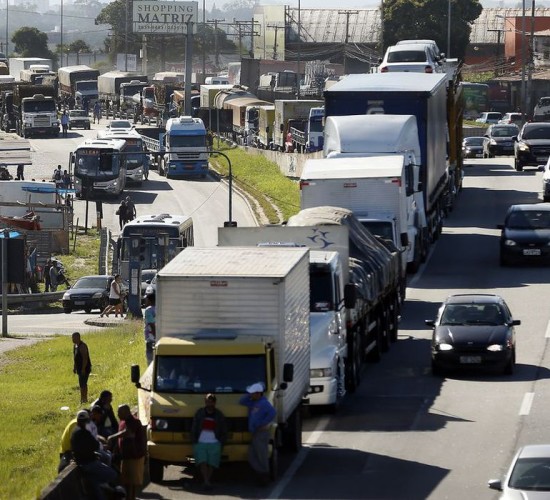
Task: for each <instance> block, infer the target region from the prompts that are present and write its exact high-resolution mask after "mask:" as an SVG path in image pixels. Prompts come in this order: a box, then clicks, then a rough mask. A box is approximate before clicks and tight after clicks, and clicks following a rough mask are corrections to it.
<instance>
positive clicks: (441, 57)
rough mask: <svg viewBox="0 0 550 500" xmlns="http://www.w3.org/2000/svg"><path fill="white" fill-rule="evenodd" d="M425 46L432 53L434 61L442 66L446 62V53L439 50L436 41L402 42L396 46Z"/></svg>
mask: <svg viewBox="0 0 550 500" xmlns="http://www.w3.org/2000/svg"><path fill="white" fill-rule="evenodd" d="M412 44H417V45H425V46H426V47H427V48H428V50H429V51H430V53H431V56H432V59H433V60H434V61H437V62H439V63H440V64H441V63H442V62H443V61H445V53H444V52H441V51H440V50H439V47H438V46H437V43H435V40H400V41H399V42H397V43H396V45H412Z"/></svg>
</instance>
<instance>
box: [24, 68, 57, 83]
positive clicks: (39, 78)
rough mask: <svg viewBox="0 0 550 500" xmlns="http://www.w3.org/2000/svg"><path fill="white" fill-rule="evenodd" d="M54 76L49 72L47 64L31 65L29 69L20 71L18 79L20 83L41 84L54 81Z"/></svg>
mask: <svg viewBox="0 0 550 500" xmlns="http://www.w3.org/2000/svg"><path fill="white" fill-rule="evenodd" d="M55 77H56V74H55V73H54V72H53V71H51V70H50V68H49V66H48V65H47V64H31V66H30V67H29V69H24V70H21V72H20V79H21V81H22V82H29V83H34V84H37V85H39V84H42V83H45V79H46V81H48V80H52V79H55Z"/></svg>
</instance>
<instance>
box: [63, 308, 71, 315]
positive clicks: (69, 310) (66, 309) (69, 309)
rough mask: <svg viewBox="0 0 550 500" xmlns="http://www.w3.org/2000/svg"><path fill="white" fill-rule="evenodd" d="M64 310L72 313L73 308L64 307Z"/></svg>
mask: <svg viewBox="0 0 550 500" xmlns="http://www.w3.org/2000/svg"><path fill="white" fill-rule="evenodd" d="M63 312H64V313H65V314H71V312H72V309H71V308H70V307H64V308H63Z"/></svg>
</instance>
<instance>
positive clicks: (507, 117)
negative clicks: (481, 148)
mask: <svg viewBox="0 0 550 500" xmlns="http://www.w3.org/2000/svg"><path fill="white" fill-rule="evenodd" d="M522 121H523V117H522V114H521V113H504V116H503V117H502V120H499V122H498V123H501V124H503V125H509V124H510V123H515V124H516V125H518V126H519V125H520V124H521V122H522Z"/></svg>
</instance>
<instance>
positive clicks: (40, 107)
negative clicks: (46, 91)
mask: <svg viewBox="0 0 550 500" xmlns="http://www.w3.org/2000/svg"><path fill="white" fill-rule="evenodd" d="M55 110H56V109H55V102H54V101H53V100H49V101H25V102H24V103H23V111H24V112H25V113H44V112H48V111H55Z"/></svg>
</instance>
